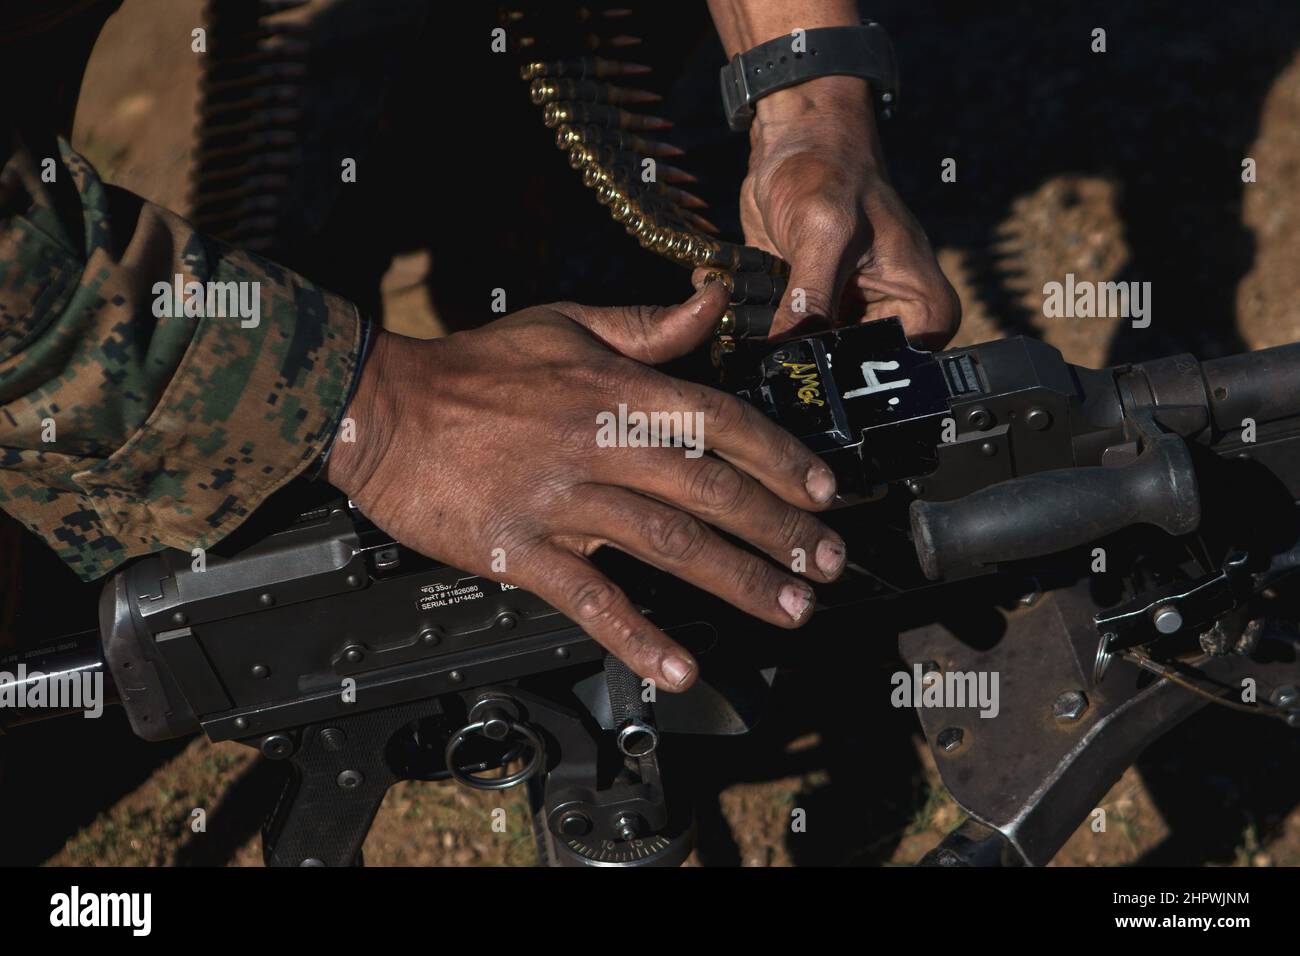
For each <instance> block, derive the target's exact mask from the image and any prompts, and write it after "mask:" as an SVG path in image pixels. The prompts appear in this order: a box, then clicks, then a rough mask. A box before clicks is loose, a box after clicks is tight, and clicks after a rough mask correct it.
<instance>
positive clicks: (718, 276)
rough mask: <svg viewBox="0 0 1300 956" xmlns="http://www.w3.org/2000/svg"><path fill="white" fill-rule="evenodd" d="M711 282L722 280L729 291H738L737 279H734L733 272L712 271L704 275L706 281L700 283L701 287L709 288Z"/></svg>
mask: <svg viewBox="0 0 1300 956" xmlns="http://www.w3.org/2000/svg"><path fill="white" fill-rule="evenodd" d="M711 282H721V283H722V284H723V285H724V286H726V287H727V291H728V292H735V291H736V287H735V280H733V279H732V277H731V273H729V272H719V271H717V270H714V271H712V272H710V273H709V274H708V275H706V276H705V277H704V281H703V282H702V283H701V284H700V288H701V289H704V288H707V287H708V285H709V284H710V283H711Z"/></svg>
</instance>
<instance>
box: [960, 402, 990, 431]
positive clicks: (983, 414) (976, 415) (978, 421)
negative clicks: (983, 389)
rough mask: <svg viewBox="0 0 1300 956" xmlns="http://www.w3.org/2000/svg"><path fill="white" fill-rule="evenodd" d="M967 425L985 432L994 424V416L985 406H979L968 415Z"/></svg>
mask: <svg viewBox="0 0 1300 956" xmlns="http://www.w3.org/2000/svg"><path fill="white" fill-rule="evenodd" d="M966 424H968V425H970V426H971V427H972V428H976V429H979V430H980V431H984V429H986V428H988V427H990V426H991V425H992V424H993V415H992V413H990V412H989V410H988V409H987V408H985V407H984V406H983V405H979V406H976V407H975V408H972V409H971V410H970V411H969V412H967V413H966Z"/></svg>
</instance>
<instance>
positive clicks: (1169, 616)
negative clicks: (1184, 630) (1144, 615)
mask: <svg viewBox="0 0 1300 956" xmlns="http://www.w3.org/2000/svg"><path fill="white" fill-rule="evenodd" d="M1151 623H1152V624H1154V625H1155V628H1156V630H1157V631H1159V632H1160V633H1161V634H1174V633H1176V632H1177V631H1178V630H1179V629H1180V628H1181V627H1182V626H1183V616H1182V614H1180V613H1179V612H1178V608H1176V607H1174V606H1173V605H1172V604H1163V605H1161V606H1160V607H1158V608H1156V609H1155V610H1154V611H1152V612H1151Z"/></svg>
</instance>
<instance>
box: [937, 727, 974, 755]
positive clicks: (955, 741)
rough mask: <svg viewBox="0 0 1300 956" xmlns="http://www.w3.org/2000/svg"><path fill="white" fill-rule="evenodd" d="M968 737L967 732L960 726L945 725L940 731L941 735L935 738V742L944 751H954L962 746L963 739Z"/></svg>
mask: <svg viewBox="0 0 1300 956" xmlns="http://www.w3.org/2000/svg"><path fill="white" fill-rule="evenodd" d="M965 739H966V732H965V731H964V730H962V729H961V728H960V727H945V728H944V729H943V730H941V731H939V736H938V737H936V738H935V741H934V742H935V743H936V744H938V746H939V749H940V750H942V751H943V752H944V753H952V752H953V751H954V750H956V749H957V748H958V747H960V746H961V744H962V741H963V740H965Z"/></svg>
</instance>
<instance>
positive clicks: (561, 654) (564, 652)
mask: <svg viewBox="0 0 1300 956" xmlns="http://www.w3.org/2000/svg"><path fill="white" fill-rule="evenodd" d="M555 656H556V657H558V658H559V659H560V660H566V659H567V658H568V656H569V649H568V648H567V647H557V648H556V649H555Z"/></svg>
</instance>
